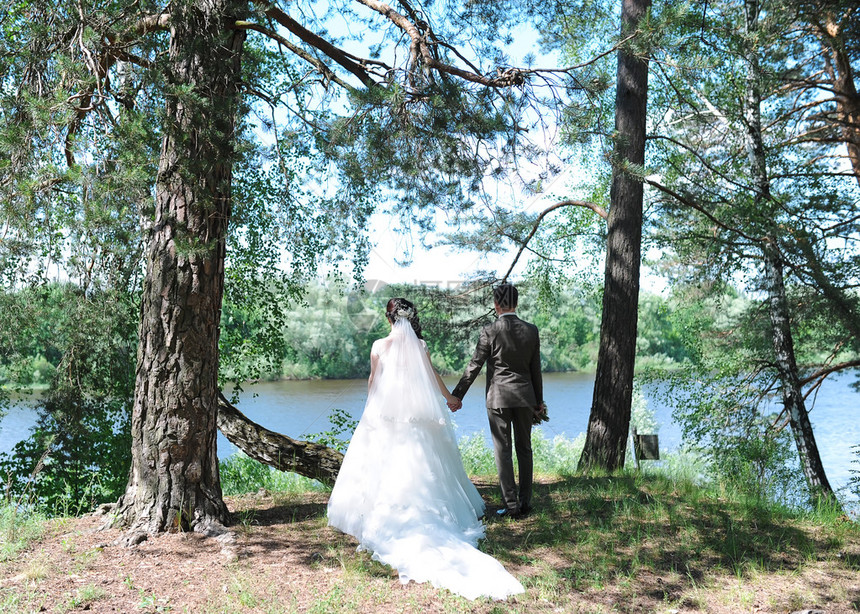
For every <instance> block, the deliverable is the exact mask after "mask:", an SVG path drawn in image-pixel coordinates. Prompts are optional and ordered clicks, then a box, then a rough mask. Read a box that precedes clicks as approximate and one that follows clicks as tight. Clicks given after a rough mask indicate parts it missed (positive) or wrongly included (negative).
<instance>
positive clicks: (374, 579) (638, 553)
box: [0, 437, 860, 614]
mask: <svg viewBox="0 0 860 614" xmlns="http://www.w3.org/2000/svg"><path fill="white" fill-rule="evenodd" d="M534 447H535V452H536V463H535V465H536V469H537V472H538V474H539V476H540V477H539V481H538V483H537V484H536V486H535V503H536V511H535V513H533V514H532V515H531V516H529V517H528V518H527V519H525V520H522V521H507V520H502V521H497V520H495V519H491V520H490V521H489V522H488V524H487V537H486V539H485V540H484V541H483V542H482V543H481V545H480V547H481V548H482V549H483V550H484V551H485V552H487V553H489V554H491V555H492V556H494V557H496V558H497V559H498V560H499V561H501V562H502V564H503V565H505V567H506V568H508V569H509V570H511V571H512V573H515V575H517V577H518V578H519V579H520V580H521V581H522V582H523V584H524V585H525V587H526V589H527V593H526V595H525V596H522V597H518V598H516V599H512V600H510V601H508V602H503V603H492V602H481V601H478V602H469V601H466V600H464V599H462V598H459V597H457V596H455V595H452V594H450V593H448V592H447V591H444V590H437V589H434V588H433V587H431V586H426V585H421V586H420V587H416V586H414V585H413V586H411V587H409V589H408V590H406V589H403V588H402V587H400V585H399V583H398V582H397V581H396V579H395V578H396V573H394V572H393V571H392V570H391V569H389V568H387V567H385V566H383V565H380V564H379V563H377V562H375V561H373V560H372V558H371V556H370V555H369V554H368V553H366V552H356V551H355V543H354V541H352V540H351V539H350V538H348V537H345V536H342V535H340V534H339V533H337V532H335V531H333V530H332V529H330V528H328V527H327V526H326V519H325V503H324V502H325V494H324V492H325V489H324V488H323V487H322V486H321V485H319V484H318V483H317V482H314V481H312V480H307V479H305V478H300V477H298V476H292V475H288V474H283V473H280V472H277V471H273V470H270V469H269V468H268V467H264V466H262V465H260V464H259V463H256V462H255V461H253V460H251V459H249V458H247V457H246V456H244V455H236V456H233V457H231V458H229V459H227V460H226V461H223V462H222V465H221V468H222V482H223V488H224V491H225V494H228V495H234V496H236V498H235V499H233V500H231V501H232V502H231V507H232V508H233V509H234V511H235V512H236V519H237V528H238V529H239V531H240V533H241V534H242V539H243V540H245V541H246V542H248V543H258V544H261V545H265V548H266V549H268V550H270V551H271V552H277V553H278V554H277V556H278V557H281V556H285V555H284V554H281V553H287V552H299V553H300V556H299V559H298V560H299V561H304V562H299V563H296V562H293V563H291V564H287V563H282V561H281V559H276V560H274V563H273V564H271V565H268V564H265V561H272V559H266V558H262V559H260V558H255V557H256V556H258V555H253V556H252V555H248V557H247V558H244V557H243V558H240V559H239V562H238V563H236V564H231V565H228V566H224V567H220V566H219V567H217V568H211V567H207V568H206V569H207V574H209V573H212V574H216V577H215V578H214V579H213V580H212V587H214V588H210V589H207V592H206V594H207V597H206V600H207V601H206V604H205V607H203V608H202V609H200V610H199V611H205V612H222V613H223V612H244V611H254V612H273V613H275V612H316V613H320V614H324V613H328V612H355V613H359V612H361V613H364V612H372V613H381V612H424V611H431V612H434V613H438V612H452V613H453V612H461V611H470V612H476V613H482V614H486V613H496V612H498V613H502V612H523V613H524V612H546V613H549V612H605V613H610V612H619V611H623V612H661V613H663V612H665V613H668V612H671V611H708V612H738V611H751V610H756V611H766V612H788V611H796V610H801V609H804V608H811V607H821V606H825V605H829V604H833V603H835V604H837V606H836V607H835V608H834V609H832V610H831V609H829V608H828V607H824V608H823V609H825V610H826V611H839V612H842V611H858V610H860V593H858V588H857V583H856V577H858V573H857V572H858V571H860V527H858V524H857V523H856V522H851V521H849V520H848V519H847V518H846V517H844V516H842V515H840V514H839V513H837V512H834V511H833V510H828V509H817V510H811V511H801V510H796V509H788V508H785V507H783V506H779V505H776V504H772V503H767V502H765V501H762V500H761V499H757V498H750V497H746V496H744V495H743V494H742V493H739V492H736V491H732V490H730V489H728V488H725V487H722V486H720V485H718V484H711V485H708V484H705V485H703V484H701V483H699V482H697V478H698V476H699V475H701V467H700V466H699V465H698V464H697V463H698V462H699V461H698V460H697V459H695V458H693V457H684V456H683V455H677V456H673V457H670V458H669V459H668V460H667V461H665V462H663V463H662V464H661V465H659V466H657V467H654V466H653V465H650V466H648V467H647V468H643V471H642V472H635V471H629V472H622V473H620V474H617V475H589V476H584V475H577V474H575V473H574V472H573V471H572V467H573V466H574V464H575V460H576V459H578V455H579V449H580V447H581V444H580V443H579V442H576V441H573V442H571V441H568V440H563V439H558V438H557V439H554V440H547V439H544V438H542V437H541V438H540V440H539V441H537V442H536V445H535V446H534ZM461 450H462V455H463V459H464V463H465V464H466V466H467V467H468V468H469V471H470V473H471V474H472V475H474V476H477V477H476V482H477V484H478V486H479V490H480V491H481V494H482V496H483V497H484V499H485V500H486V501H487V502H488V503H489V504H490V505H491V506H495V505H498V504H499V501H498V488H497V486H496V483H495V467H494V464H493V460H492V452H491V451H490V450H489V449H488V447H487V446H486V445H485V444H484V442H483V439H478V438H472V439H467V440H464V441H462V442H461ZM261 491H262V492H263V494H262V495H261ZM242 493H247V494H246V495H245V496H242ZM264 502H265V503H264ZM491 509H492V507H491ZM48 526H49V525H48V524H47V521H46V519H44V518H43V517H39V516H38V515H36V514H24V513H21V512H20V511H18V512H13V511H12V509H11V508H9V507H8V506H7V507H6V508H3V509H0V536H2V537H3V546H2V550H0V552H3V553H9V554H4V557H6V558H5V559H4V560H13V559H14V558H15V557H16V556H17V555H18V553H20V551H21V550H22V549H23V548H25V547H26V546H27V544H32V543H33V542H38V540H40V539H42V536H43V535H44V534H45V533H46V528H47V527H48ZM46 539H47V538H46ZM76 539H77V537H76V534H74V533H67V534H66V535H64V536H62V540H61V541H60V542H59V544H60V547H61V549H62V550H63V552H64V553H65V554H66V555H67V556H68V558H69V559H70V560H71V564H70V566H69V568H70V569H71V570H73V571H74V573H76V574H79V575H80V576H81V577H82V578H84V584H83V588H80V589H77V590H76V591H72V592H70V593H67V594H65V596H64V601H62V602H57V603H54V604H53V605H52V606H51V607H53V609H55V610H59V611H67V610H71V609H81V608H84V607H87V606H89V607H90V608H91V609H96V608H97V607H98V606H97V604H100V602H104V603H107V602H106V601H105V600H106V599H108V597H107V594H106V592H105V591H107V592H110V591H112V590H113V591H116V590H118V589H122V590H125V591H126V592H128V593H131V594H132V595H137V598H136V601H137V603H136V605H135V607H136V608H137V609H138V611H177V612H179V611H185V610H184V609H183V605H182V603H183V602H182V594H181V593H179V594H177V593H175V592H174V593H170V592H169V591H168V590H167V588H166V587H161V586H160V585H158V584H157V582H154V581H153V579H152V578H151V577H147V576H144V577H139V576H137V577H135V578H132V574H134V573H136V571H135V570H134V569H133V568H129V569H128V570H127V571H125V570H124V571H123V574H120V575H119V576H118V577H119V579H118V580H117V583H118V585H117V586H115V587H113V588H112V589H110V588H102V587H101V585H99V584H98V583H90V582H91V579H90V578H87V574H88V573H89V572H90V571H91V569H92V568H93V567H94V566H97V564H98V560H97V559H98V557H99V556H100V555H99V553H98V552H97V551H96V550H94V549H93V547H92V546H91V545H90V546H86V545H81V544H79V543H77V542H76V541H75V540H76ZM273 540H275V541H277V540H281V541H279V542H278V543H280V544H282V545H273V544H274V543H275V542H274V541H273ZM283 544H290V546H289V548H287V547H286V546H285V545H283ZM259 556H262V555H259ZM101 564H103V563H101ZM290 565H293V567H290ZM296 565H298V567H295V566H296ZM297 570H298V571H297ZM302 570H304V571H303V573H304V574H305V575H304V576H302V581H298V582H297V581H291V580H289V579H288V575H289V574H290V573H298V572H301V571H302ZM16 573H20V574H21V575H22V576H25V577H26V581H25V582H21V583H18V584H17V585H15V586H12V587H8V586H7V587H3V585H2V584H0V612H15V611H23V610H27V609H32V607H33V604H34V603H38V601H37V600H38V599H39V597H36V595H38V594H40V591H39V589H38V587H40V586H46V585H48V584H49V583H50V582H51V581H52V577H53V576H54V575H56V573H57V572H56V571H55V570H54V569H53V567H52V566H51V565H47V564H46V563H45V561H44V560H42V559H38V557H37V558H34V559H33V561H32V563H30V564H24V563H23V562H21V561H19V571H17V572H16ZM125 574H128V575H125ZM218 574H220V575H218ZM192 582H193V583H195V584H196V583H197V579H196V578H195V579H193V580H192ZM34 587H36V588H34ZM141 587H146V589H144V588H141ZM154 590H157V593H156V592H153V591H154ZM194 590H197V591H200V590H201V588H200V587H199V586H198V588H196V589H194ZM43 594H44V593H43ZM62 594H63V593H61V595H62ZM48 605H50V604H48ZM51 607H49V608H48V609H49V610H50V609H51ZM104 607H107V606H104Z"/></svg>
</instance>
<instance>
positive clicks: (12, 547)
mask: <svg viewBox="0 0 860 614" xmlns="http://www.w3.org/2000/svg"><path fill="white" fill-rule="evenodd" d="M47 523H48V520H47V518H46V517H45V516H44V515H43V514H40V513H38V512H33V511H29V510H26V509H23V508H21V507H20V506H18V505H16V504H14V503H12V504H8V503H7V504H2V505H0V562H2V561H8V560H11V559H14V558H15V557H16V556H17V555H18V553H19V552H20V551H21V550H23V549H24V548H26V547H27V544H29V543H30V542H32V541H35V540H38V539H40V538H41V537H42V535H43V534H44V533H45V526H46V524H47Z"/></svg>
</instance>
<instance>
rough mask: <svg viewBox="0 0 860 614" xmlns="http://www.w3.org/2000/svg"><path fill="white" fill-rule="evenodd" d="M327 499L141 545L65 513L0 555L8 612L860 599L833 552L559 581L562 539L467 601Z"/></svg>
mask: <svg viewBox="0 0 860 614" xmlns="http://www.w3.org/2000/svg"><path fill="white" fill-rule="evenodd" d="M481 486H482V491H485V490H487V489H490V488H491V485H488V484H483V485H481ZM326 499H327V495H326V494H324V493H310V494H307V493H305V494H301V495H283V494H280V495H279V494H270V493H266V492H261V493H257V494H256V495H249V496H245V497H242V498H228V499H227V502H228V506H229V507H230V509H231V510H233V511H234V513H235V514H236V523H235V525H234V526H233V527H231V531H232V535H233V541H232V542H230V541H227V542H224V541H223V540H222V541H219V540H216V539H212V538H205V537H202V536H200V535H197V534H193V533H192V534H189V533H180V534H166V535H161V536H157V537H150V538H149V539H147V540H146V541H144V542H142V543H140V544H139V545H137V546H135V547H131V548H128V547H123V546H119V545H115V543H114V542H116V541H117V540H118V538H120V536H121V533H120V531H118V530H116V529H107V530H99V527H100V526H101V525H103V524H104V522H105V519H104V517H99V516H86V517H81V518H73V519H65V520H62V521H56V522H54V523H53V524H52V525H51V527H50V529H49V531H48V533H47V534H46V535H45V536H44V537H43V538H42V539H41V540H40V541H38V542H35V543H33V544H31V545H30V547H29V548H28V550H26V551H25V552H23V553H22V554H20V555H19V556H18V557H17V558H16V559H15V560H13V561H10V562H7V563H4V564H3V566H2V567H0V612H77V611H88V612H135V613H141V612H193V613H198V612H201V613H207V612H213V613H215V612H217V613H227V612H273V613H274V612H319V613H322V612H370V613H373V614H377V613H378V614H382V613H385V614H388V613H390V612H422V613H423V612H428V613H443V612H476V613H493V614H497V613H501V612H553V613H555V612H589V613H602V612H658V613H664V614H676V613H679V612H714V613H720V614H723V613H725V614H734V613H736V612H751V613H764V612H768V613H770V612H774V613H775V612H785V613H789V612H796V611H804V610H813V611H815V610H820V611H823V612H826V613H827V614H842V613H843V612H855V611H857V609H858V607H860V574H858V573H856V572H853V571H852V570H851V569H850V567H849V568H846V567H845V566H842V565H838V564H834V563H833V562H832V561H827V560H822V561H810V562H808V563H807V564H804V565H803V566H802V571H796V570H795V571H792V570H791V569H786V570H784V571H779V572H777V573H773V572H767V573H762V574H760V575H759V576H756V575H753V576H752V577H747V578H738V577H735V576H732V575H731V574H730V573H727V572H725V571H718V572H715V573H714V575H713V576H711V577H707V578H695V577H688V576H689V574H688V575H685V574H683V573H677V574H658V573H655V572H652V571H648V570H646V569H641V570H640V571H639V572H637V573H636V574H635V575H633V576H624V575H622V574H620V575H618V576H617V578H616V579H615V580H614V581H613V582H611V583H606V584H605V585H602V586H597V587H592V588H588V589H586V590H577V589H576V588H574V586H573V585H571V584H570V581H569V580H566V579H564V578H561V579H558V578H556V579H555V580H554V581H552V582H548V581H546V577H547V574H546V569H548V568H550V567H553V566H557V564H564V562H563V561H555V562H554V560H553V557H554V556H555V557H557V556H558V555H557V554H556V553H554V552H553V551H552V550H546V551H543V552H537V553H535V552H534V551H532V554H531V556H530V558H528V559H527V558H526V557H520V560H516V558H514V559H513V560H506V561H505V566H506V567H507V568H508V569H509V571H511V573H513V574H514V575H516V576H517V577H519V578H520V579H521V581H522V582H523V584H524V585H525V586H526V588H527V592H526V594H525V595H521V596H517V597H513V598H511V599H509V600H508V601H507V602H491V601H488V600H478V601H467V600H465V599H462V598H459V597H456V596H454V595H452V594H451V593H449V592H448V591H446V590H440V589H434V588H433V587H432V586H427V585H416V584H415V583H411V584H409V585H405V586H404V585H401V584H400V582H399V581H398V580H397V574H396V572H394V571H392V570H390V569H388V568H386V567H383V566H381V565H379V564H377V563H374V562H373V561H371V560H370V557H369V556H367V554H366V553H357V552H356V551H355V546H356V543H355V541H354V540H353V539H352V538H351V537H348V536H344V535H342V534H341V533H339V532H338V531H335V530H333V529H331V528H329V527H327V526H326V525H325V504H326ZM502 522H504V523H505V524H504V525H502V524H501V523H502ZM530 522H532V519H531V518H528V519H525V520H522V521H519V522H511V521H491V524H490V526H489V527H488V541H490V540H493V541H495V542H496V543H495V544H494V546H493V547H494V548H499V549H504V548H508V547H511V548H516V547H517V546H516V544H518V543H522V542H524V541H526V542H527V541H528V539H529V535H530V531H531V530H532V529H533V528H534V526H530V524H529V523H530ZM494 524H498V526H494ZM847 556H860V551H858V552H853V553H849V554H848V555H847Z"/></svg>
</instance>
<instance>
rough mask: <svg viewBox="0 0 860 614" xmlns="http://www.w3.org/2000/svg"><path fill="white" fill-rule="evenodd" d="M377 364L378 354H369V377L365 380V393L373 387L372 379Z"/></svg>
mask: <svg viewBox="0 0 860 614" xmlns="http://www.w3.org/2000/svg"><path fill="white" fill-rule="evenodd" d="M378 364H379V354H377V353H376V352H371V353H370V377H368V378H367V392H368V394H369V393H370V389H371V388H372V387H373V377H374V376H375V375H376V365H378Z"/></svg>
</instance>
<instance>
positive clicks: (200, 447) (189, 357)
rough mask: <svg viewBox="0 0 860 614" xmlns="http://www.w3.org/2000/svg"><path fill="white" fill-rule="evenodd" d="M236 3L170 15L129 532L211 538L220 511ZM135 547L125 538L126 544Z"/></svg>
mask: <svg viewBox="0 0 860 614" xmlns="http://www.w3.org/2000/svg"><path fill="white" fill-rule="evenodd" d="M243 7H244V5H243V4H242V3H241V2H236V1H234V0H189V1H187V2H181V1H180V2H178V3H174V4H173V5H172V7H171V30H170V53H169V67H168V70H167V83H166V86H165V87H166V99H167V105H166V114H165V115H166V117H165V125H164V137H163V141H162V150H161V159H160V163H159V169H158V179H157V182H156V195H155V219H154V221H153V223H152V227H151V229H150V233H149V246H148V250H147V272H146V278H145V281H144V288H143V297H142V304H141V321H140V344H139V346H138V353H137V372H136V381H135V394H134V407H133V412H132V426H131V428H132V464H131V471H130V476H129V482H128V486H127V488H126V491H125V494H124V495H123V496H122V498H121V499H120V501H119V504H118V507H117V509H118V512H119V517H120V519H121V520H122V521H123V522H124V523H125V524H126V525H127V526H129V527H131V529H132V536H134V534H135V533H137V534H139V533H156V532H162V531H171V530H187V529H193V530H196V531H201V532H208V531H210V530H218V527H220V526H221V524H222V523H224V522H225V521H226V520H227V517H228V512H227V507H226V506H225V504H224V501H223V499H222V495H221V483H220V478H219V474H218V456H217V451H216V434H217V426H216V420H217V416H218V394H219V393H218V386H217V384H218V382H217V377H218V326H219V320H220V315H221V298H222V294H223V292H222V291H223V286H224V252H225V237H226V232H227V223H228V220H229V217H230V202H231V201H230V192H231V181H232V164H233V138H234V135H233V131H234V116H235V113H236V105H237V96H238V95H237V83H238V81H239V78H240V60H241V51H242V43H243V41H244V36H245V35H244V32H242V31H240V30H233V29H225V25H226V24H228V23H230V22H231V21H235V20H236V19H237V18H241V17H242V16H243V15H242V13H241V12H240V11H242V10H244V9H243ZM130 539H131V538H130Z"/></svg>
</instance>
